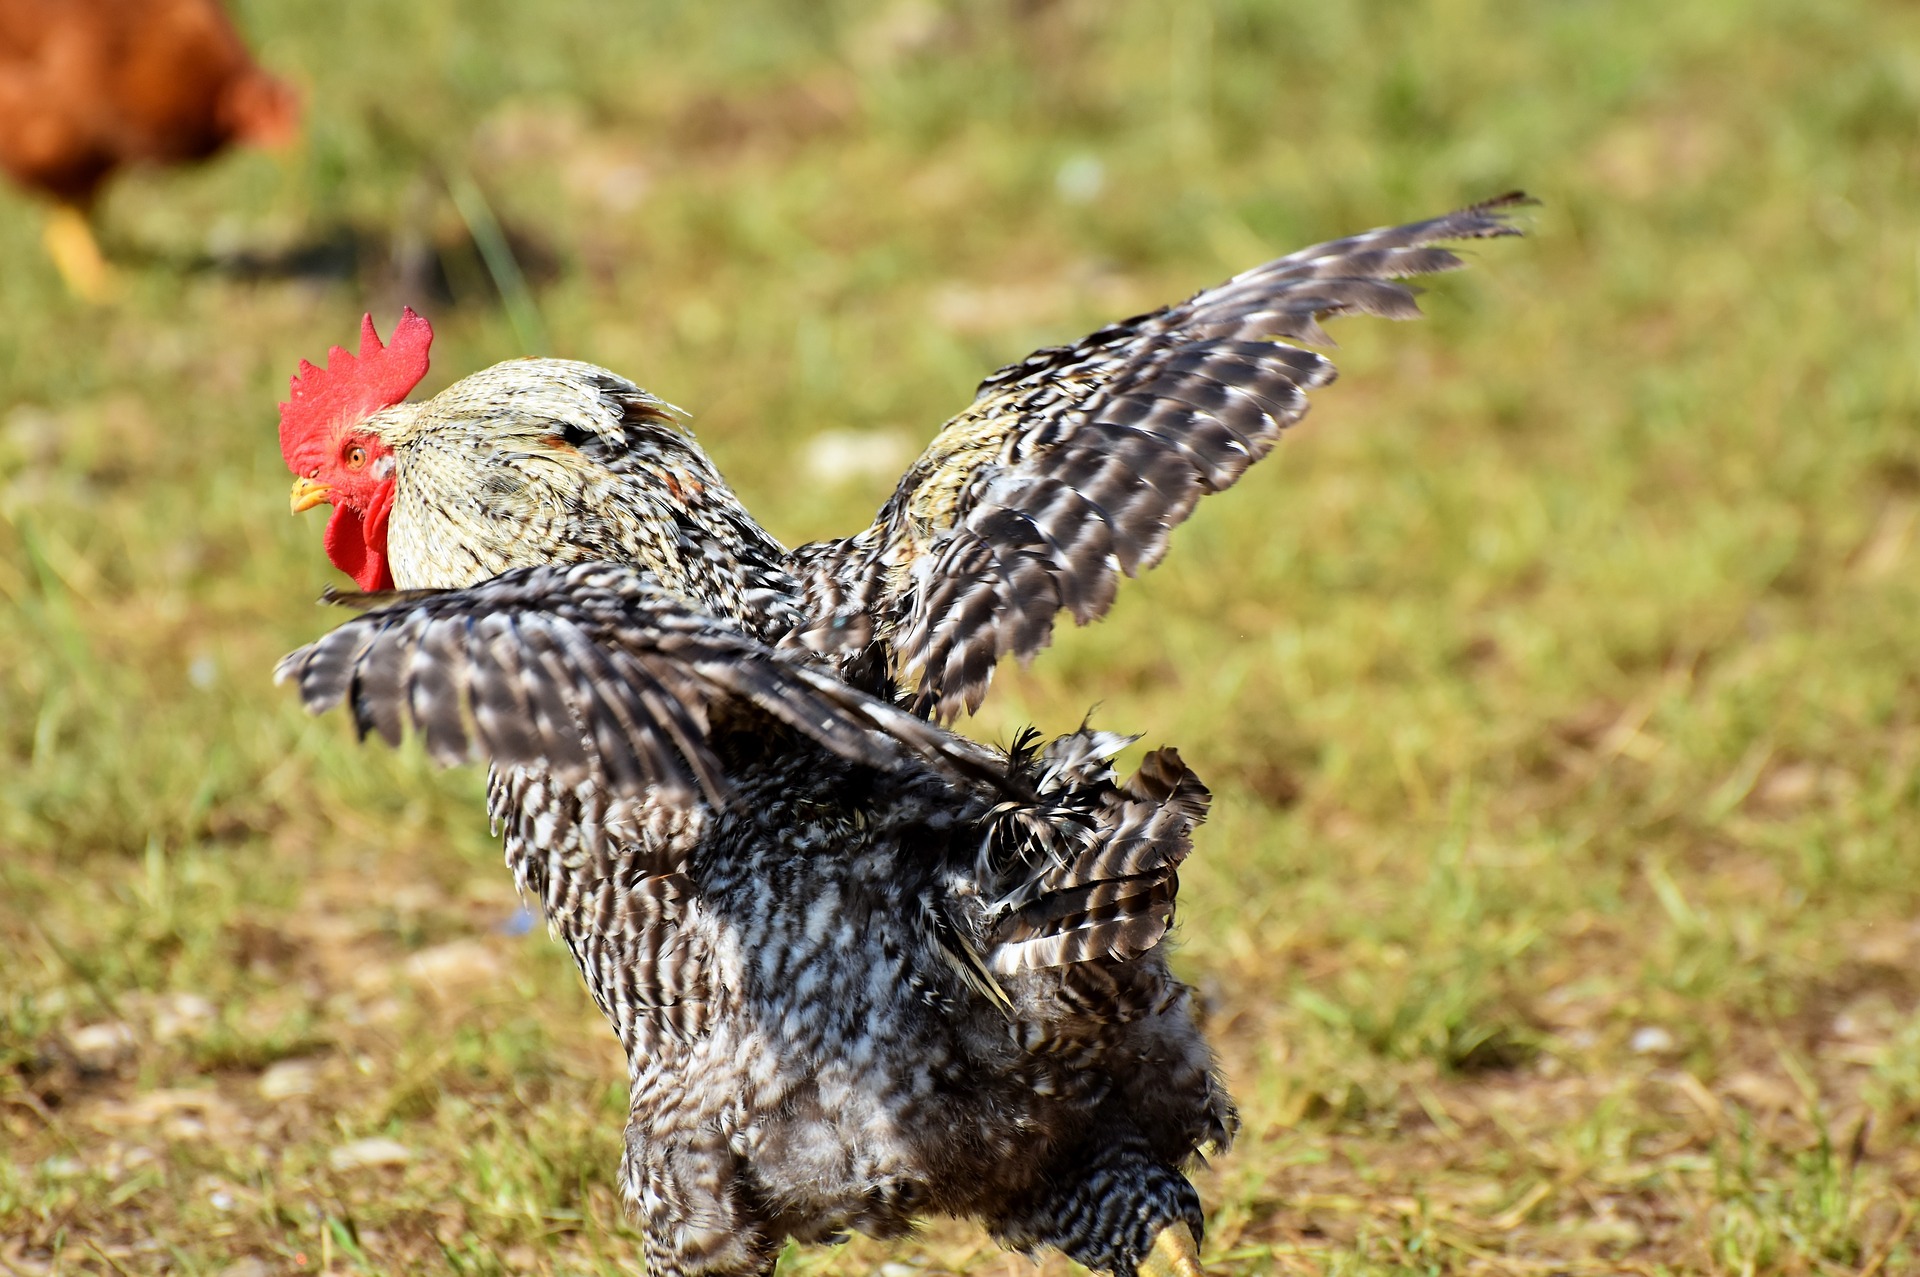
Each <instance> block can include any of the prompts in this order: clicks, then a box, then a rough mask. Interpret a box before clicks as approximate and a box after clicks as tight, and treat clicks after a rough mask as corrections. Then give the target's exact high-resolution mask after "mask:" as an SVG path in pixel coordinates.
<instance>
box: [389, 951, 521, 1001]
mask: <svg viewBox="0 0 1920 1277" xmlns="http://www.w3.org/2000/svg"><path fill="white" fill-rule="evenodd" d="M402 970H404V971H405V972H406V973H407V976H408V977H409V978H410V979H412V980H415V981H417V982H419V983H421V984H426V985H430V986H431V987H432V988H434V989H435V990H436V991H439V992H443V993H445V992H453V991H456V990H459V989H463V988H470V987H472V986H474V985H480V984H489V983H491V982H493V981H495V980H498V979H500V978H501V977H502V976H503V975H504V974H505V972H504V969H503V967H502V964H501V962H500V959H499V957H498V956H497V955H496V954H495V953H494V952H493V950H492V949H489V948H488V947H487V946H486V945H485V944H483V943H481V942H480V941H478V940H455V941H453V942H451V943H449V944H442V945H435V946H434V947H433V948H431V949H422V950H421V951H420V952H418V953H416V954H414V955H413V956H412V957H411V958H408V959H407V960H406V963H405V964H404V965H403V967H402Z"/></svg>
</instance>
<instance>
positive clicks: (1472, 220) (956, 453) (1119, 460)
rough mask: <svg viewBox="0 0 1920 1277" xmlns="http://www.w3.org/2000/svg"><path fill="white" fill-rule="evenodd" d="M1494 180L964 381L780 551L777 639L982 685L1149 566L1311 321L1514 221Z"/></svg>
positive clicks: (1393, 295) (1252, 456)
mask: <svg viewBox="0 0 1920 1277" xmlns="http://www.w3.org/2000/svg"><path fill="white" fill-rule="evenodd" d="M1526 202H1528V201H1527V200H1526V197H1525V196H1523V195H1521V194H1519V193H1517V192H1516V193H1514V194H1511V195H1506V196H1502V197H1501V198H1499V199H1495V200H1490V201H1488V202H1487V203H1484V204H1477V205H1475V206H1473V207H1472V208H1466V209H1462V210H1460V211H1459V212H1456V213H1449V214H1447V215H1446V216H1444V217H1436V218H1432V219H1430V220H1428V221H1424V222H1414V223H1412V224H1410V225H1406V226H1396V227H1391V228H1386V229H1382V230H1374V231H1368V232H1366V233H1365V234H1361V235H1354V236H1350V237H1348V238H1346V239H1338V240H1334V241H1332V242H1330V243H1326V244H1320V245H1316V246H1315V247H1313V248H1307V249H1302V250H1301V251H1299V252H1297V253H1292V254H1289V255H1288V256H1286V257H1282V258H1279V259H1278V260H1276V261H1271V262H1268V263H1267V264H1266V265H1264V266H1257V267H1255V268H1254V269H1252V270H1250V271H1247V272H1246V273H1244V274H1241V275H1236V276H1235V277H1234V278H1232V279H1230V280H1228V281H1227V282H1226V283H1224V284H1221V285H1220V286H1219V287H1217V288H1210V289H1208V290H1206V291H1205V292H1202V293H1199V294H1197V295H1195V296H1194V297H1192V298H1191V299H1189V300H1187V301H1185V302H1182V303H1180V304H1179V305H1176V306H1169V307H1167V308H1165V309H1163V310H1158V311H1155V312H1153V313H1152V314H1149V315H1142V316H1140V317H1138V318H1135V319H1130V320H1127V321H1126V322H1124V323H1120V324H1115V325H1113V326H1111V327H1108V328H1103V329H1101V330H1100V331H1099V332H1097V333H1094V334H1093V335H1092V336H1090V337H1088V338H1086V339H1085V340H1083V341H1081V342H1079V343H1077V344H1075V345H1072V346H1057V347H1052V348H1049V349H1046V350H1041V351H1037V352H1035V353H1034V354H1032V355H1029V356H1028V357H1027V358H1026V359H1024V360H1022V361H1021V362H1020V363H1017V364H1011V365H1009V366H1007V367H1005V368H1002V369H1001V370H1000V371H998V372H996V373H994V374H993V375H992V376H991V377H988V378H987V379H986V380H985V381H984V382H982V383H981V384H980V390H979V393H978V394H977V396H976V397H975V399H974V402H973V405H972V406H971V407H969V408H968V409H967V410H966V411H965V412H962V413H961V414H960V415H959V416H957V417H955V418H954V419H953V420H952V421H950V422H948V423H947V425H946V428H945V429H943V430H942V431H941V432H940V434H939V436H938V437H937V438H935V439H934V441H933V443H932V444H931V445H930V446H929V447H928V448H927V450H926V452H925V453H923V454H922V455H921V457H920V459H919V460H918V461H917V462H915V463H914V466H913V468H912V469H911V470H909V471H908V472H907V475H906V477H905V478H904V479H902V480H901V482H900V486H899V487H898V488H897V489H896V490H895V491H894V494H893V496H892V497H891V498H889V499H888V501H887V503H886V505H885V506H883V507H882V508H881V511H880V514H879V517H878V518H877V519H876V520H875V522H874V524H873V526H872V527H870V528H868V529H867V530H865V531H864V532H861V533H859V534H858V535H856V536H853V537H849V538H846V539H844V540H839V541H824V542H815V543H813V544H811V545H806V546H802V547H800V548H799V549H798V550H796V551H794V553H793V558H792V566H793V568H794V570H795V574H796V575H797V576H798V577H799V578H800V579H801V581H802V583H803V587H804V588H805V590H806V591H807V593H808V596H809V598H808V602H809V604H810V607H809V614H810V615H811V616H812V617H813V618H815V619H814V621H813V622H812V623H811V625H810V626H809V627H807V628H805V629H803V630H801V631H799V632H797V633H796V634H795V635H794V636H793V637H792V639H791V640H790V641H793V642H797V643H799V644H801V645H804V646H807V647H810V648H813V649H814V650H817V651H823V652H831V653H835V654H837V655H842V656H846V655H851V654H853V653H855V652H858V651H861V650H865V649H868V648H869V645H879V647H880V648H881V650H882V654H883V656H884V657H885V659H886V661H887V664H888V667H889V672H890V673H891V674H892V675H893V677H894V678H895V679H896V680H897V681H899V682H900V683H902V684H917V690H916V691H915V693H914V695H913V698H912V701H911V705H912V708H913V709H914V710H915V711H916V712H917V713H921V714H929V715H932V716H934V717H936V718H939V719H943V720H944V719H950V718H952V717H953V716H954V715H956V714H957V713H959V711H960V710H961V709H962V708H964V709H966V710H968V711H969V712H971V711H972V710H974V709H976V708H978V706H979V704H980V702H981V700H982V699H983V698H984V697H985V696H986V691H987V685H988V683H989V681H990V680H991V679H992V677H993V669H994V665H995V663H996V662H997V661H998V660H999V659H1000V657H1002V656H1004V655H1006V654H1008V653H1012V654H1014V655H1015V656H1018V657H1020V658H1022V659H1025V658H1028V657H1031V656H1032V655H1034V654H1035V653H1036V652H1038V651H1039V650H1040V649H1041V648H1043V647H1045V646H1046V645H1047V643H1048V641H1049V640H1050V639H1051V637H1052V634H1053V625H1054V619H1055V617H1056V615H1057V614H1058V613H1059V612H1061V611H1063V610H1064V611H1066V612H1069V613H1071V614H1072V616H1073V619H1074V620H1075V621H1076V622H1078V623H1080V624H1083V625H1084V624H1086V623H1087V622H1089V621H1092V620H1095V619H1097V618H1099V617H1100V616H1102V615H1104V614H1105V613H1106V611H1107V609H1108V607H1110V606H1111V605H1112V602H1113V597H1114V593H1115V590H1116V588H1117V586H1118V584H1119V576H1120V574H1121V573H1125V574H1127V575H1128V576H1132V575H1135V574H1136V573H1138V572H1140V571H1141V570H1143V569H1145V568H1149V567H1152V566H1153V565H1154V564H1155V563H1157V562H1158V561H1159V560H1160V556H1161V555H1162V554H1164V553H1165V551H1166V547H1167V538H1168V535H1169V533H1170V532H1171V531H1172V529H1173V528H1174V526H1175V525H1176V524H1178V523H1180V521H1181V520H1183V519H1185V518H1186V517H1187V515H1188V514H1190V513H1191V512H1192V510H1193V507H1194V505H1195V504H1196V503H1197V502H1198V501H1199V499H1200V498H1201V497H1203V496H1205V495H1207V494H1209V493H1213V492H1219V491H1220V490H1221V489H1223V488H1226V487H1228V486H1230V485H1231V484H1233V483H1234V482H1235V481H1236V480H1237V479H1239V477H1240V476H1241V475H1242V474H1243V473H1245V472H1246V469H1247V467H1248V466H1250V465H1252V464H1253V463H1254V462H1256V461H1258V460H1259V459H1260V458H1261V457H1263V456H1265V455H1266V454H1267V452H1268V451H1269V450H1270V449H1271V448H1272V447H1273V445H1274V443H1275V442H1276V441H1277V440H1278V439H1279V437H1280V432H1281V431H1282V430H1283V429H1285V428H1286V427H1287V426H1289V425H1291V424H1292V423H1294V422H1295V421H1298V420H1299V419H1300V418H1301V417H1302V416H1303V415H1305V413H1306V411H1307V392H1308V391H1310V390H1312V389H1314V388H1316V387H1319V386H1323V385H1325V384H1327V383H1328V382H1330V381H1332V380H1333V378H1334V368H1333V365H1332V364H1331V363H1329V362H1328V361H1327V360H1326V359H1325V358H1323V357H1321V356H1320V355H1318V354H1315V353H1313V352H1311V351H1308V350H1303V349H1300V348H1299V347H1298V346H1292V345H1287V344H1284V343H1286V342H1311V343H1316V344H1330V343H1329V341H1328V338H1327V336H1326V334H1325V333H1324V332H1323V331H1322V330H1321V328H1320V324H1319V322H1318V321H1319V320H1321V319H1323V318H1326V317H1327V316H1330V315H1345V314H1367V315H1382V316H1386V317H1388V318H1392V319H1411V318H1414V317H1416V316H1417V315H1418V314H1419V308H1418V306H1416V305H1415V303H1414V294H1413V290H1412V289H1411V288H1409V287H1407V286H1406V285H1404V284H1400V283H1396V282H1394V281H1396V280H1400V279H1404V278H1406V277H1408V276H1413V275H1426V274H1432V273H1434V272H1437V271H1446V270H1454V269H1456V268H1458V267H1460V266H1461V265H1463V263H1462V261H1461V260H1460V258H1459V257H1457V256H1456V255H1454V254H1453V253H1451V252H1449V251H1448V250H1447V249H1445V248H1442V247H1439V245H1440V244H1441V243H1442V242H1444V241H1448V240H1461V239H1485V238H1490V237H1493V236H1500V235H1515V234H1519V233H1520V232H1519V231H1518V230H1517V229H1516V228H1514V227H1513V226H1512V225H1510V224H1509V223H1508V221H1507V220H1506V215H1507V213H1508V212H1509V211H1510V210H1512V209H1513V208H1514V207H1515V206H1517V205H1520V204H1523V203H1526Z"/></svg>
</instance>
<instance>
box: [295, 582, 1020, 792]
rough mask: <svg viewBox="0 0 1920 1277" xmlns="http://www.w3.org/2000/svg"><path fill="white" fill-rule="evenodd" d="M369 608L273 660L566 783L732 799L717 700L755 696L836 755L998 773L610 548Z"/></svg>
mask: <svg viewBox="0 0 1920 1277" xmlns="http://www.w3.org/2000/svg"><path fill="white" fill-rule="evenodd" d="M364 601H365V602H368V603H372V604H374V605H375V608H374V610H373V611H370V612H368V613H367V614H366V615H364V616H360V617H357V618H355V619H354V620H351V621H348V622H347V623H346V624H345V625H342V626H340V627H339V628H337V629H335V630H334V631H332V632H331V633H329V634H328V635H326V636H325V637H324V638H321V639H319V640H318V641H316V642H313V643H310V644H308V645H307V646H306V647H303V648H301V649H299V650H298V651H296V652H293V653H292V654H290V655H289V656H287V657H286V658H285V659H283V660H282V661H281V662H280V665H279V668H278V669H277V670H276V671H275V679H276V681H279V682H293V683H295V684H297V685H298V687H299V689H300V696H301V700H302V701H303V702H304V703H305V705H306V707H307V709H308V710H310V711H311V712H313V713H316V714H317V713H321V712H323V711H325V710H329V709H332V708H333V707H334V706H336V705H339V704H341V703H343V702H344V703H345V704H346V705H347V706H348V707H349V709H350V710H351V711H352V713H353V720H354V726H355V727H356V728H357V729H358V731H359V734H360V735H361V737H362V738H363V739H364V738H365V736H366V734H367V733H368V732H370V731H372V732H378V733H379V734H380V735H381V736H382V737H384V738H385V739H386V740H387V741H388V742H389V743H390V744H397V743H398V742H399V739H400V736H401V732H402V727H403V725H405V724H411V725H412V727H413V728H414V730H415V731H417V732H418V733H419V734H420V736H421V737H422V739H423V741H424V743H425V744H426V747H427V750H428V752H429V753H430V754H432V755H433V757H434V759H435V760H436V761H438V762H440V763H441V764H443V765H446V766H451V765H453V764H456V763H462V762H469V761H479V760H481V759H483V758H484V759H491V760H492V761H493V762H494V763H496V764H498V765H500V766H502V767H512V766H516V765H536V766H543V767H545V768H546V769H548V770H549V771H550V772H551V773H552V774H553V775H554V776H555V778H556V779H558V780H559V781H560V782H561V783H563V784H577V783H580V782H583V781H598V782H602V783H605V784H608V785H610V786H611V787H612V788H613V789H614V791H615V792H624V793H635V792H638V791H639V790H641V789H644V788H647V787H652V786H661V787H665V788H666V789H668V790H671V791H676V792H679V793H683V794H687V795H689V796H690V795H691V794H692V792H693V789H694V787H695V786H697V787H698V789H699V791H700V793H702V794H704V795H705V796H706V797H707V798H708V799H709V800H710V801H712V802H714V803H716V804H718V803H722V802H725V801H726V800H727V799H728V798H729V797H730V795H731V792H732V791H731V787H730V786H729V784H728V781H727V777H726V775H725V774H724V771H723V769H722V766H721V764H720V761H719V760H718V759H717V758H716V757H715V755H714V753H713V750H712V749H711V748H710V744H709V735H710V729H711V727H712V725H713V724H714V722H715V720H716V718H728V719H736V718H737V717H738V716H740V715H743V714H745V715H753V714H760V715H765V716H767V717H770V718H772V719H775V720H778V721H779V722H780V723H784V724H785V725H786V726H788V727H790V728H792V729H794V730H795V731H797V732H799V733H801V734H803V735H805V736H808V737H810V738H812V739H813V740H814V741H816V742H818V743H819V744H820V745H821V746H823V747H825V748H826V749H828V750H830V751H832V752H833V753H835V754H838V755H839V756H840V757H842V758H846V759H849V760H851V761H853V762H856V763H860V764H864V765H866V766H870V767H876V768H882V769H887V770H897V769H901V768H906V767H911V766H917V765H919V764H920V763H930V764H932V765H933V766H935V767H938V768H940V769H941V770H943V771H945V772H947V773H948V774H949V775H951V776H956V777H961V778H965V779H968V780H973V781H978V782H982V783H986V784H990V785H991V784H998V783H1003V782H1004V777H1005V771H1004V763H1002V762H998V761H996V760H995V758H994V757H993V756H992V755H991V754H990V753H989V752H988V751H987V750H985V749H984V748H983V747H981V746H978V745H975V744H973V743H972V742H970V741H967V740H964V739H962V738H960V737H958V736H955V735H953V734H952V733H949V732H946V731H944V730H942V729H940V728H939V727H936V726H935V725H933V724H931V723H927V722H925V721H923V720H921V719H918V718H915V717H914V716H913V715H911V714H908V713H906V712H905V711H903V710H900V709H896V708H895V707H893V706H891V705H888V704H885V703H883V702H881V701H877V700H875V699H873V698H872V697H869V696H866V695H864V694H863V693H861V692H859V691H857V690H855V689H854V688H851V687H849V686H847V685H846V684H845V683H843V682H841V681H840V680H839V679H837V678H835V677H834V676H833V675H832V674H830V673H828V672H825V671H823V670H821V669H818V668H816V667H812V666H809V665H808V664H806V663H804V662H803V661H801V660H796V659H793V655H792V654H782V653H777V652H775V651H773V650H772V649H770V648H768V647H767V646H765V645H764V644H762V643H761V642H759V641H758V640H757V639H754V638H752V637H751V636H749V635H746V634H743V633H741V632H740V631H738V630H736V629H734V628H732V627H731V626H728V625H726V624H725V623H723V622H721V621H718V620H716V619H714V618H713V617H710V616H707V615H706V614H704V613H701V612H697V611H694V610H692V609H690V608H688V607H687V606H686V605H685V604H683V603H681V602H680V601H679V600H677V599H675V598H674V597H673V596H672V595H670V594H668V593H667V592H666V591H665V590H664V589H662V588H661V587H660V585H659V584H658V583H657V582H656V581H655V580H654V579H653V577H652V576H651V575H649V574H648V573H645V572H643V571H639V570H637V569H634V568H631V567H626V566H622V565H615V564H608V563H587V564H575V565H571V566H565V567H558V566H542V567H533V568H521V569H516V570H515V571H512V572H507V573H503V574H502V575H500V576H497V577H495V578H493V579H492V580H490V581H486V582H483V583H482V584H480V585H477V586H473V587H471V588H469V589H464V590H423V591H413V592H405V593H395V594H389V595H384V596H382V595H373V596H366V598H365V600H364Z"/></svg>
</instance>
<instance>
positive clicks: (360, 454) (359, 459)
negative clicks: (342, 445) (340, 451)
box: [347, 443, 367, 470]
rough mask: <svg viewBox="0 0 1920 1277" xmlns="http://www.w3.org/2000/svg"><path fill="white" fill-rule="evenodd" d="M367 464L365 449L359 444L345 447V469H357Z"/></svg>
mask: <svg viewBox="0 0 1920 1277" xmlns="http://www.w3.org/2000/svg"><path fill="white" fill-rule="evenodd" d="M366 464H367V450H366V449H365V448H363V447H361V446H360V445H359V444H357V443H356V444H354V445H353V447H351V448H348V449H347V469H349V470H358V469H360V468H361V467H362V466H364V465H366Z"/></svg>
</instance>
